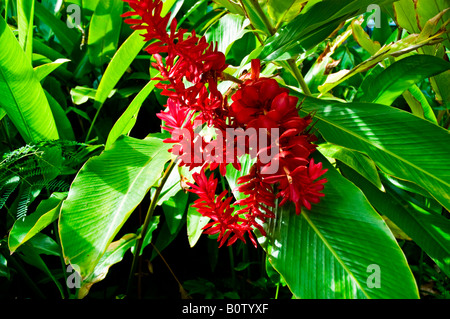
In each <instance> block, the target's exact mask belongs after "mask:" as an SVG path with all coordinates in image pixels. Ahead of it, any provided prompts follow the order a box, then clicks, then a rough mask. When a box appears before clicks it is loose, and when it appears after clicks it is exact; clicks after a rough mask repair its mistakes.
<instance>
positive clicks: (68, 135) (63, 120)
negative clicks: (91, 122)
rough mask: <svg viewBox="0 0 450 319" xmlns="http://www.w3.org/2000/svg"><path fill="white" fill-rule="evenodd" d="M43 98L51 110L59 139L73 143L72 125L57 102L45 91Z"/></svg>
mask: <svg viewBox="0 0 450 319" xmlns="http://www.w3.org/2000/svg"><path fill="white" fill-rule="evenodd" d="M45 96H46V97H47V100H48V104H49V105H50V109H51V110H52V114H53V117H54V119H55V123H56V127H57V129H58V134H59V137H60V138H61V139H63V140H66V141H75V133H74V132H73V129H72V124H71V123H70V121H69V119H68V118H67V115H66V112H65V111H64V110H63V108H62V107H61V105H59V103H58V101H56V100H55V99H54V98H53V96H51V95H50V94H49V93H48V92H47V91H45Z"/></svg>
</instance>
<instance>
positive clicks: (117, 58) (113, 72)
mask: <svg viewBox="0 0 450 319" xmlns="http://www.w3.org/2000/svg"><path fill="white" fill-rule="evenodd" d="M141 34H143V31H142V30H136V31H135V32H133V33H132V34H131V35H130V36H129V37H128V39H126V40H125V42H124V43H122V45H121V46H120V48H119V49H118V50H117V52H116V54H115V55H114V57H113V58H112V60H111V62H110V63H109V64H108V67H107V68H106V71H105V73H104V74H103V76H102V79H101V81H100V84H99V85H98V88H97V91H96V94H95V98H94V107H95V108H96V109H97V114H96V116H98V114H99V112H100V110H101V108H102V106H103V104H104V103H105V101H106V99H107V98H108V97H109V96H111V93H112V92H113V91H114V87H115V86H116V84H117V83H119V81H120V79H121V78H122V76H123V75H124V74H125V72H126V70H127V69H128V68H129V67H130V64H131V63H132V62H133V60H134V59H135V58H136V56H137V55H138V54H139V52H140V51H141V50H142V49H143V47H144V45H145V42H144V41H143V39H142V36H141ZM94 124H95V119H94V121H93V123H92V124H91V127H90V129H89V131H88V134H87V137H86V140H88V139H89V137H90V133H91V131H92V129H93V127H94Z"/></svg>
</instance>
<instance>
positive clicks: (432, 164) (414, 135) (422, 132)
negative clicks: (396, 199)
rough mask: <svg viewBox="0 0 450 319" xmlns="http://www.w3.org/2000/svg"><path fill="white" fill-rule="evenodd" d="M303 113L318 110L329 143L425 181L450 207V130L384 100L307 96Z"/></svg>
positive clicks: (408, 177) (390, 171)
mask: <svg viewBox="0 0 450 319" xmlns="http://www.w3.org/2000/svg"><path fill="white" fill-rule="evenodd" d="M295 94H297V93H295ZM297 95H298V96H301V97H302V98H303V95H301V94H297ZM301 112H302V113H304V114H306V113H309V112H314V113H315V115H314V118H315V120H316V121H317V123H316V125H315V127H316V128H318V129H319V131H320V133H321V134H322V135H323V137H324V138H325V139H326V140H327V141H328V142H330V143H333V144H336V145H340V146H343V147H346V148H349V149H353V150H356V151H359V152H362V153H364V154H366V155H368V156H369V157H370V158H371V159H372V160H373V161H374V162H375V163H376V164H377V166H378V167H379V168H380V169H381V170H382V171H384V172H385V173H387V174H390V175H392V176H395V177H397V178H400V179H403V180H408V181H411V182H413V183H415V184H417V185H419V186H420V187H422V188H424V189H425V190H426V191H428V192H429V193H430V194H431V195H432V196H433V197H434V198H435V199H436V200H437V201H438V202H439V203H441V204H442V205H443V206H445V207H446V208H447V209H449V208H450V166H449V162H448V159H449V158H450V148H449V147H448V145H450V133H449V132H448V131H446V130H445V129H443V128H441V127H439V126H436V125H434V124H432V123H431V122H429V121H426V120H423V119H421V118H418V117H416V116H414V115H412V114H411V113H407V112H405V111H402V110H399V109H395V108H392V107H389V106H385V105H382V104H369V103H340V102H335V101H324V100H319V99H315V98H306V99H305V100H304V102H303V105H302V110H301Z"/></svg>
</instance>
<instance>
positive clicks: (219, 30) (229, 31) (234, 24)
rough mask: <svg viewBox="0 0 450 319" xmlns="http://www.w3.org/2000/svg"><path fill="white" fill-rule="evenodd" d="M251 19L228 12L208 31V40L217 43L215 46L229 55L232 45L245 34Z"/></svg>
mask: <svg viewBox="0 0 450 319" xmlns="http://www.w3.org/2000/svg"><path fill="white" fill-rule="evenodd" d="M248 24H249V21H248V20H247V19H245V18H244V17H242V16H239V15H235V14H227V15H225V16H224V17H222V18H221V19H220V20H219V21H218V22H217V23H215V24H214V25H212V26H211V27H210V28H209V29H208V31H207V32H206V34H205V36H206V40H207V41H208V42H211V43H216V42H217V46H215V48H216V49H217V50H218V51H220V52H223V54H225V55H227V53H228V51H229V50H230V48H231V45H232V44H233V43H234V42H235V41H236V40H238V39H240V38H242V36H243V35H244V34H245V30H244V29H245V27H246V26H247V25H248Z"/></svg>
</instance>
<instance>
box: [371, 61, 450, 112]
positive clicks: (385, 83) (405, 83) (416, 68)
mask: <svg viewBox="0 0 450 319" xmlns="http://www.w3.org/2000/svg"><path fill="white" fill-rule="evenodd" d="M449 69H450V63H448V62H447V61H444V60H443V59H441V58H438V57H435V56H432V55H422V54H421V55H413V56H409V57H406V58H404V59H401V60H399V61H397V62H395V63H394V64H392V65H390V66H389V67H388V68H387V69H386V70H384V71H383V72H381V73H380V74H379V75H378V76H377V77H376V78H375V79H373V80H372V83H371V85H370V86H369V91H368V92H367V95H366V96H364V97H363V100H364V101H367V102H373V103H381V104H385V105H391V104H392V103H393V102H394V100H395V99H396V98H397V97H399V96H400V95H401V94H402V93H403V92H404V91H405V90H407V89H408V88H409V87H410V86H412V85H413V84H416V83H419V82H420V81H422V80H423V79H426V78H429V77H432V76H434V75H437V74H439V73H441V72H444V71H447V70H449Z"/></svg>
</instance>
